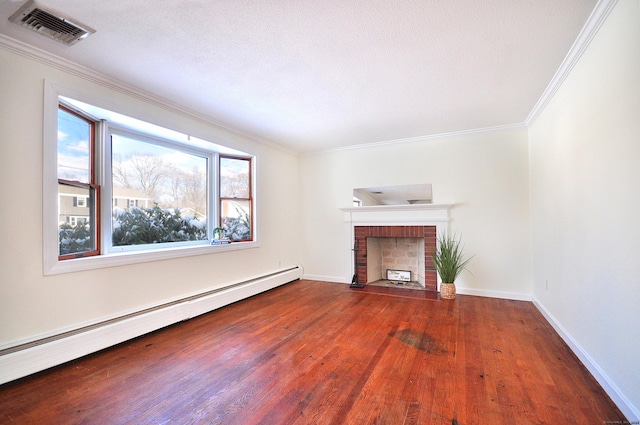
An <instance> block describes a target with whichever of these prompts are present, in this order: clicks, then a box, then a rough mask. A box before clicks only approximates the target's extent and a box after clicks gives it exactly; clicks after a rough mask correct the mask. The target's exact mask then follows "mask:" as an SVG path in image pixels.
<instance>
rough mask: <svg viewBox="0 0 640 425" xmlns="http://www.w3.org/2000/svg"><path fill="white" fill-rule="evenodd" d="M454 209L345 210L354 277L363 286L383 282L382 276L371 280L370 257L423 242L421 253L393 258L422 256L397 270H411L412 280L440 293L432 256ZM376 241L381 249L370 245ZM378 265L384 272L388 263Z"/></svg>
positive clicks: (431, 206) (385, 207) (384, 207)
mask: <svg viewBox="0 0 640 425" xmlns="http://www.w3.org/2000/svg"><path fill="white" fill-rule="evenodd" d="M451 207H452V204H440V205H435V204H414V205H393V206H390V205H376V206H364V207H353V208H342V211H344V212H345V224H346V225H347V226H348V229H349V231H348V235H349V236H348V240H347V241H346V242H347V246H348V247H349V252H350V255H349V257H348V258H350V262H351V267H350V269H351V270H352V275H351V276H353V275H357V283H361V284H367V283H370V282H371V281H372V279H373V280H376V279H379V277H378V276H369V275H371V274H372V272H371V269H369V270H367V263H368V261H369V260H372V258H370V257H371V256H372V255H376V256H377V255H379V253H378V252H376V251H384V250H386V249H387V248H384V247H385V246H389V245H391V247H395V246H401V245H402V246H404V245H407V244H409V243H416V242H408V241H419V242H417V244H418V248H417V249H414V248H411V249H410V250H409V251H410V252H408V253H407V254H403V253H396V254H392V256H394V257H398V258H401V257H403V256H407V257H413V256H418V257H419V258H418V259H417V261H416V262H415V263H402V262H398V267H397V269H399V270H409V268H411V269H412V273H411V274H412V278H411V280H413V281H417V282H418V283H419V284H420V285H423V286H424V287H425V289H426V290H428V291H438V290H439V283H440V282H439V277H438V275H437V273H436V271H435V268H434V267H433V262H432V260H431V252H433V250H434V249H435V247H436V237H437V235H438V234H443V233H446V232H447V228H448V222H449V208H451ZM375 239H377V240H380V241H382V242H380V245H379V247H378V245H372V244H371V243H369V244H367V241H368V240H369V241H371V240H375ZM389 239H391V240H394V241H393V243H391V244H388V243H387V245H385V242H384V241H387V240H389ZM374 248H375V249H374ZM389 249H391V248H389ZM374 261H376V267H379V268H382V269H384V268H385V267H386V265H385V264H384V261H385V260H382V262H381V261H380V260H377V259H376V260H374ZM408 264H410V265H408ZM415 264H418V269H417V270H415V272H414V271H413V270H414V267H415ZM389 268H392V267H389ZM414 275H415V278H414ZM351 276H350V278H351ZM384 278H385V277H383V279H384Z"/></svg>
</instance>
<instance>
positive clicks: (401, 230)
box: [354, 226, 438, 291]
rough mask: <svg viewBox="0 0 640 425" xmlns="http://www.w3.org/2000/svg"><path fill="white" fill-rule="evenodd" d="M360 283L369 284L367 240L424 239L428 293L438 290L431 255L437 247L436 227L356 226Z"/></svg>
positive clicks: (425, 274)
mask: <svg viewBox="0 0 640 425" xmlns="http://www.w3.org/2000/svg"><path fill="white" fill-rule="evenodd" d="M354 236H355V248H356V250H357V254H356V265H357V267H358V273H357V274H358V283H364V284H366V283H367V238H423V239H424V256H425V258H424V264H425V270H424V276H425V282H424V284H425V288H426V290H427V291H437V290H438V278H437V274H436V270H435V268H434V267H433V261H432V260H431V253H432V252H433V250H434V249H435V247H436V226H354Z"/></svg>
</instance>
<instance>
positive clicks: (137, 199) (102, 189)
mask: <svg viewBox="0 0 640 425" xmlns="http://www.w3.org/2000/svg"><path fill="white" fill-rule="evenodd" d="M55 99H56V106H57V111H56V119H55V128H56V130H57V131H56V134H57V136H56V138H55V164H56V165H55V173H57V179H56V181H57V183H56V186H57V193H54V195H49V194H48V193H45V211H44V221H45V251H46V252H45V273H59V272H65V271H74V270H82V269H91V268H99V267H103V266H104V267H107V266H110V265H113V264H127V263H133V262H139V261H154V260H156V259H159V258H173V257H176V256H177V257H180V256H186V255H199V254H202V253H207V252H216V251H220V250H229V249H230V250H234V249H244V248H247V247H253V246H257V245H256V244H255V213H254V211H255V205H254V193H253V190H254V185H253V181H252V179H253V178H254V177H253V167H254V162H255V158H253V157H252V156H251V155H249V154H247V153H244V152H240V151H237V150H234V149H231V148H228V147H225V146H223V145H219V144H217V143H211V142H208V141H205V140H202V139H198V138H195V137H193V136H189V135H186V134H184V133H180V132H176V131H172V130H169V129H166V128H162V127H159V126H156V125H153V124H150V123H147V122H143V121H140V120H137V119H134V118H131V117H128V116H125V115H122V114H118V113H116V112H114V111H111V110H107V109H104V108H101V107H97V106H94V105H91V104H88V103H85V102H82V101H79V100H76V99H73V98H71V97H67V96H62V95H57V96H56V98H55ZM45 115H46V114H45ZM50 120H51V121H53V120H52V116H50ZM46 122H47V119H46V116H45V127H47V125H46ZM48 127H49V128H51V127H52V126H51V125H49V126H48ZM52 143H53V138H47V137H45V158H47V157H49V159H52V158H53V155H54V154H53V149H52V147H51V144H52ZM48 164H49V163H48V161H45V170H44V171H45V176H44V179H45V192H47V187H49V188H51V187H52V186H51V185H50V184H49V181H50V180H48V179H49V178H51V177H53V178H56V176H54V175H52V174H53V169H54V167H51V166H50V165H48ZM48 195H49V196H48ZM56 195H57V196H56ZM54 196H55V199H54ZM53 205H56V206H57V208H56V210H57V212H54V211H52V209H53V208H51V207H52V206H53ZM53 214H55V217H56V218H55V221H57V225H56V226H55V229H52V225H53V223H54V219H52V215H53ZM220 227H221V228H223V229H224V232H225V236H226V237H227V238H228V239H230V241H231V243H230V244H228V245H224V246H223V245H215V246H213V245H212V243H211V241H212V239H213V231H214V229H215V228H220ZM54 232H55V234H56V236H57V237H55V241H56V243H55V253H52V252H51V251H52V247H53V242H52V239H53V234H54ZM70 264H73V266H71V265H70Z"/></svg>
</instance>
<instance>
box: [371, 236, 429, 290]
mask: <svg viewBox="0 0 640 425" xmlns="http://www.w3.org/2000/svg"><path fill="white" fill-rule="evenodd" d="M424 254H425V252H424V238H375V237H369V238H367V281H368V282H367V283H375V284H381V285H384V286H393V285H403V286H405V287H410V288H416V289H425V285H424V278H425V276H424V273H425V264H424V259H425V255H424Z"/></svg>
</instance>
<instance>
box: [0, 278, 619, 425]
mask: <svg viewBox="0 0 640 425" xmlns="http://www.w3.org/2000/svg"><path fill="white" fill-rule="evenodd" d="M414 292H415V291H414ZM624 420H625V418H624V416H623V415H622V414H621V413H620V411H619V410H618V409H617V408H616V407H615V405H614V404H613V403H612V402H611V400H610V399H609V398H608V397H607V395H606V394H605V393H604V392H603V390H602V389H601V388H600V387H599V386H598V384H597V383H596V382H595V380H594V379H593V378H592V377H591V376H590V375H589V373H588V372H587V371H586V369H585V368H584V367H583V366H582V365H581V364H580V363H579V361H578V360H577V358H576V357H575V356H574V355H573V354H572V353H571V351H570V350H569V349H568V347H567V346H566V345H565V344H564V342H563V341H562V340H561V339H560V337H559V336H558V335H557V334H556V333H555V331H554V330H553V329H552V328H551V327H550V325H549V324H548V323H547V322H546V321H545V320H544V318H543V317H542V316H541V315H540V313H539V312H538V311H537V310H536V308H535V307H534V306H533V305H532V304H531V303H529V302H521V301H507V300H500V299H491V298H482V297H471V296H463V295H459V296H458V297H457V298H456V300H453V301H446V300H439V299H437V298H433V297H431V298H425V297H422V298H420V297H416V296H415V294H407V295H406V296H405V295H403V294H402V293H395V294H394V293H384V292H376V291H374V292H367V291H362V290H353V289H349V286H348V285H344V284H336V283H326V282H317V281H298V282H293V283H290V284H288V285H285V286H282V287H280V288H277V289H274V290H272V291H269V292H267V293H264V294H261V295H258V296H255V297H253V298H250V299H248V300H244V301H241V302H238V303H236V304H233V305H230V306H227V307H225V308H222V309H220V310H217V311H214V312H212V313H209V314H206V315H203V316H201V317H198V318H196V319H192V320H190V321H187V322H183V323H180V324H177V325H174V326H171V327H169V328H166V329H163V330H160V331H157V332H154V333H152V334H149V335H147V336H144V337H141V338H138V339H135V340H132V341H129V342H126V343H123V344H120V345H118V346H116V347H113V348H110V349H108V350H104V351H101V352H99V353H96V354H93V355H91V356H88V357H85V358H82V359H79V360H77V361H73V362H70V363H68V364H65V365H62V366H60V367H57V368H54V369H51V370H49V371H45V372H42V373H39V374H37V375H34V376H31V377H28V378H24V379H22V380H19V381H16V382H13V383H9V384H5V385H3V386H0V423H9V424H84V423H86V424H145V423H150V424H165V423H178V424H183V423H206V424H209V423H220V424H332V425H335V424H447V425H452V424H453V425H455V424H459V425H466V424H580V425H582V424H603V423H605V422H606V421H624Z"/></svg>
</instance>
